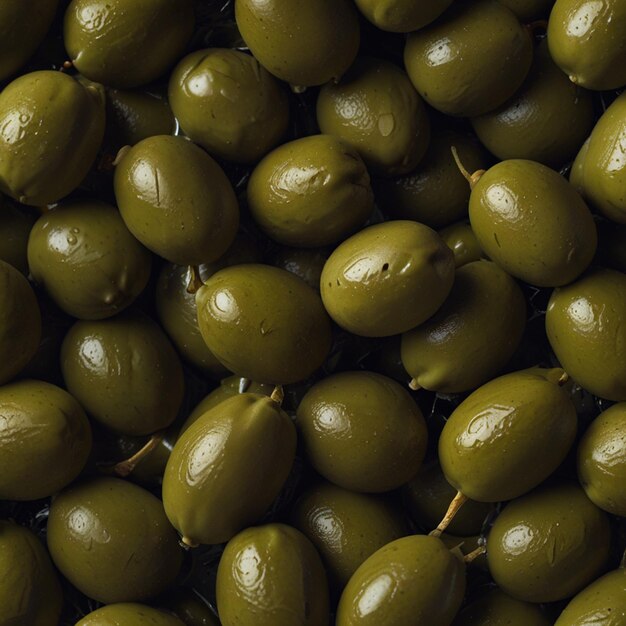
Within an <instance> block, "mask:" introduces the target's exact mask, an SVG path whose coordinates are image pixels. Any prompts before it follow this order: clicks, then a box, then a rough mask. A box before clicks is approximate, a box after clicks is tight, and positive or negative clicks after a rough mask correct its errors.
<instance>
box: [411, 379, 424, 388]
mask: <svg viewBox="0 0 626 626" xmlns="http://www.w3.org/2000/svg"><path fill="white" fill-rule="evenodd" d="M421 388H422V386H421V385H420V384H419V383H418V382H417V378H411V380H410V381H409V389H412V390H413V391H419V390H420V389H421Z"/></svg>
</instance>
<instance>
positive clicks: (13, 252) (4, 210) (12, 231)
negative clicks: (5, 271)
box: [0, 198, 35, 276]
mask: <svg viewBox="0 0 626 626" xmlns="http://www.w3.org/2000/svg"><path fill="white" fill-rule="evenodd" d="M34 223H35V217H34V216H33V215H31V214H30V213H26V212H24V211H21V210H20V209H19V208H18V207H17V206H16V205H15V204H14V203H13V201H12V200H9V199H8V198H1V199H0V261H4V262H5V263H8V264H9V265H12V266H13V267H14V268H15V269H16V270H19V271H20V272H22V274H24V276H28V272H29V269H28V258H27V255H26V248H27V247H28V236H29V235H30V231H31V229H32V227H33V224H34Z"/></svg>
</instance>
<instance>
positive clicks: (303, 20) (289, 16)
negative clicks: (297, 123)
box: [235, 0, 360, 87]
mask: <svg viewBox="0 0 626 626" xmlns="http://www.w3.org/2000/svg"><path fill="white" fill-rule="evenodd" d="M235 18H236V20H237V26H238V27H239V31H240V32H241V35H242V36H243V38H244V40H245V43H246V45H247V46H248V47H249V48H250V50H251V52H252V54H253V55H254V56H255V58H257V59H258V60H259V62H260V63H261V65H263V67H265V68H266V69H267V70H268V71H270V72H271V73H272V74H274V75H275V76H277V77H278V78H280V79H281V80H284V81H286V82H288V83H291V84H292V85H295V86H298V87H312V86H314V85H323V84H324V83H326V82H328V81H329V80H337V79H339V78H341V76H342V75H343V73H344V72H345V71H346V70H347V69H348V68H349V67H350V65H351V64H352V61H354V58H355V57H356V54H357V51H358V48H359V41H360V28H359V21H358V16H357V11H356V9H355V8H354V6H352V3H351V2H349V0H311V1H310V2H298V3H297V4H294V3H293V2H291V1H290V0H269V2H268V1H267V0H237V1H236V2H235Z"/></svg>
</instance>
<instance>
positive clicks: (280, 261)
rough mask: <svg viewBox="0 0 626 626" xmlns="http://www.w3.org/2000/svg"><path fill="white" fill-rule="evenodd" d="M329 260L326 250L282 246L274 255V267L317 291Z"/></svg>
mask: <svg viewBox="0 0 626 626" xmlns="http://www.w3.org/2000/svg"><path fill="white" fill-rule="evenodd" d="M327 260H328V252H327V250H326V249H325V248H308V249H307V248H291V247H287V246H280V247H278V248H277V249H276V250H274V253H273V255H272V265H275V266H276V267H280V268H281V269H283V270H287V271H288V272H291V273H292V274H295V275H296V276H297V277H298V278H301V279H302V280H303V281H304V282H305V283H306V284H307V285H308V286H309V287H311V288H312V289H315V291H319V290H320V278H321V276H322V270H323V269H324V265H325V264H326V261H327Z"/></svg>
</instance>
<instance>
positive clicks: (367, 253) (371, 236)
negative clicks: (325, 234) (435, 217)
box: [320, 220, 454, 337]
mask: <svg viewBox="0 0 626 626" xmlns="http://www.w3.org/2000/svg"><path fill="white" fill-rule="evenodd" d="M453 282H454V256H453V254H452V251H451V250H450V249H449V248H448V247H447V246H446V245H445V244H444V243H443V241H442V240H441V237H439V235H437V233H436V232H435V231H433V230H431V229H430V228H428V226H424V225H423V224H418V223H417V222H411V221H406V220H397V221H392V222H385V223H383V224H376V225H375V226H370V227H368V228H365V229H363V230H362V231H361V232H359V233H357V234H356V235H353V236H352V237H350V238H349V239H347V240H346V241H344V242H343V243H342V244H341V245H340V246H338V247H337V248H336V249H335V251H334V252H333V253H332V254H331V255H330V257H329V259H328V261H327V262H326V265H325V266H324V269H323V271H322V277H321V280H320V287H321V295H322V300H323V302H324V306H325V307H326V310H327V311H328V313H329V314H330V316H331V317H332V318H333V319H334V320H335V322H337V324H339V325H340V326H341V327H342V328H345V329H346V330H348V331H349V332H351V333H354V334H355V335H362V336H364V337H388V336H390V335H397V334H399V333H402V332H406V331H407V330H410V329H411V328H414V327H415V326H417V325H418V324H421V323H422V322H424V321H426V320H427V319H428V318H429V317H431V316H432V315H433V314H434V313H435V312H436V311H437V309H439V307H440V306H441V305H442V304H443V302H444V300H445V299H446V297H447V296H448V294H449V293H450V290H451V289H452V283H453Z"/></svg>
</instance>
